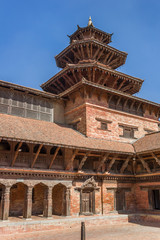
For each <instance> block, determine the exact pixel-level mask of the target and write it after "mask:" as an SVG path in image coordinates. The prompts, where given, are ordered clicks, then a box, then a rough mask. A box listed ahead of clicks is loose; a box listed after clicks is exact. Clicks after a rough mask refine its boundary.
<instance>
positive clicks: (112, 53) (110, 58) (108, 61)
mask: <svg viewBox="0 0 160 240" xmlns="http://www.w3.org/2000/svg"><path fill="white" fill-rule="evenodd" d="M113 56H114V52H111V55H110V56H109V58H108V59H107V63H106V64H107V65H108V64H109V63H110V61H111V60H112V57H113Z"/></svg>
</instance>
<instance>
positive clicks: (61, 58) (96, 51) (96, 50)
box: [55, 39, 127, 69]
mask: <svg viewBox="0 0 160 240" xmlns="http://www.w3.org/2000/svg"><path fill="white" fill-rule="evenodd" d="M126 58H127V53H126V52H122V51H119V50H117V49H115V48H113V47H111V46H109V45H106V44H104V43H101V42H99V41H97V40H94V39H85V40H77V41H75V42H72V43H71V44H70V45H69V46H68V47H67V48H65V49H64V50H63V51H62V52H61V53H59V54H58V55H56V56H55V59H56V64H57V66H58V67H60V68H64V67H65V66H66V64H67V63H72V64H73V63H74V64H77V63H79V62H80V61H83V60H87V59H88V60H89V59H92V60H96V61H98V62H100V63H102V64H104V65H107V66H109V67H111V68H113V69H116V68H118V67H120V66H121V65H123V64H124V63H125V61H126Z"/></svg>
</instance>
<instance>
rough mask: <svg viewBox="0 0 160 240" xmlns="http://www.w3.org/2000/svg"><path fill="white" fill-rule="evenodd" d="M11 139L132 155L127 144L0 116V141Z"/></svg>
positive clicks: (4, 115)
mask: <svg viewBox="0 0 160 240" xmlns="http://www.w3.org/2000/svg"><path fill="white" fill-rule="evenodd" d="M1 138H2V139H3V138H4V139H6V138H7V139H11V140H17V141H26V142H34V143H43V144H46V145H48V144H52V145H57V146H64V147H74V148H79V149H88V150H92V151H110V152H117V153H118V152H121V153H129V154H133V153H134V148H133V146H132V145H131V144H129V143H122V142H115V141H108V140H103V139H95V138H87V137H85V136H84V135H82V134H80V133H79V132H77V131H75V130H73V129H72V128H68V127H66V126H60V125H58V124H56V123H51V122H46V121H40V120H33V119H27V118H22V117H16V116H11V115H7V114H0V139H1Z"/></svg>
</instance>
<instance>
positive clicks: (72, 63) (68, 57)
mask: <svg viewBox="0 0 160 240" xmlns="http://www.w3.org/2000/svg"><path fill="white" fill-rule="evenodd" d="M111 37H112V34H109V33H105V32H103V31H101V30H99V29H97V28H95V27H94V26H93V23H92V20H91V17H90V18H89V22H88V26H87V27H83V28H81V27H79V26H78V29H77V31H76V32H74V33H73V34H72V35H71V36H69V38H70V45H69V46H68V47H67V48H65V49H64V50H63V51H62V52H61V53H59V54H58V55H57V56H55V59H56V64H57V66H58V67H60V68H62V70H61V71H60V72H59V73H58V74H56V75H55V76H53V77H52V78H51V79H49V80H48V81H47V82H45V83H43V84H42V85H41V87H42V89H43V90H45V91H47V92H51V93H54V94H60V93H62V92H64V91H65V90H67V89H68V88H70V87H72V86H73V85H74V84H76V83H78V82H80V81H81V80H82V79H85V80H87V81H90V82H93V83H96V84H99V85H102V86H106V87H109V88H112V89H116V90H119V91H121V92H124V93H128V94H134V93H137V92H139V90H140V88H141V85H142V83H143V80H141V79H139V78H135V77H131V76H129V75H127V74H123V73H121V72H119V71H116V70H115V69H116V68H118V67H120V66H122V65H123V64H124V63H125V61H126V57H127V53H125V52H122V51H119V50H118V49H115V48H113V47H111V46H109V45H108V44H109V43H110V42H111Z"/></svg>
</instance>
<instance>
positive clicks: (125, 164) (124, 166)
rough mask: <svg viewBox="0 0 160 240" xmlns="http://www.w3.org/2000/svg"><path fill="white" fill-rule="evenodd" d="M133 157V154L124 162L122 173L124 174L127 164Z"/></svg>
mask: <svg viewBox="0 0 160 240" xmlns="http://www.w3.org/2000/svg"><path fill="white" fill-rule="evenodd" d="M130 159H131V156H128V157H127V159H126V161H125V162H124V163H123V165H122V167H121V169H120V173H121V174H122V173H123V172H124V170H125V169H126V167H127V165H128V162H129V160H130Z"/></svg>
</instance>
